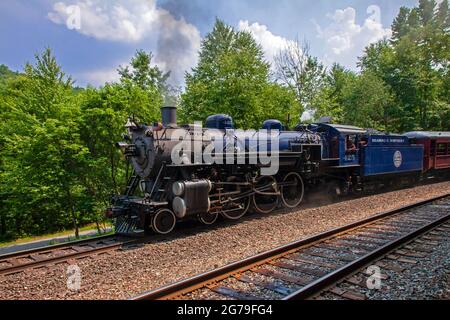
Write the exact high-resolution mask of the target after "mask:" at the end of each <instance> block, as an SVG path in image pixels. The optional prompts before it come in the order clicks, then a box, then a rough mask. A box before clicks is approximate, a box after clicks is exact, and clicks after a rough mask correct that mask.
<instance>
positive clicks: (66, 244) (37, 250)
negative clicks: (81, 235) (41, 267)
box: [0, 234, 117, 261]
mask: <svg viewBox="0 0 450 320" xmlns="http://www.w3.org/2000/svg"><path fill="white" fill-rule="evenodd" d="M114 237H117V235H116V234H107V235H103V236H99V237H93V238H87V239H82V240H75V241H68V242H61V243H58V244H53V245H50V246H44V247H38V248H33V249H27V250H21V251H14V252H11V253H5V254H2V255H0V261H1V260H6V259H11V258H15V257H18V256H26V255H30V254H34V253H40V252H46V251H52V250H54V249H59V248H64V247H71V246H76V245H81V244H85V243H90V242H93V241H99V240H107V239H109V238H114Z"/></svg>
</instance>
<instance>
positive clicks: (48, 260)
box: [0, 236, 138, 275]
mask: <svg viewBox="0 0 450 320" xmlns="http://www.w3.org/2000/svg"><path fill="white" fill-rule="evenodd" d="M115 237H117V236H115ZM104 238H114V236H111V237H104ZM117 238H118V237H117ZM98 240H99V239H96V241H97V242H98ZM96 241H94V240H92V239H91V241H74V242H71V244H70V245H67V244H66V245H64V246H63V245H56V246H52V247H51V249H48V248H46V250H30V251H33V253H34V254H47V253H52V252H54V251H57V250H58V249H65V248H67V249H72V250H74V251H75V252H72V253H68V254H62V255H58V256H53V257H45V258H42V257H38V256H34V257H33V253H30V251H26V252H25V254H23V252H22V254H20V255H19V254H18V253H17V254H16V253H14V254H11V255H9V258H6V259H2V260H1V262H3V263H9V264H11V265H10V266H7V267H4V268H1V269H0V275H8V274H13V273H18V272H22V271H24V270H27V269H31V268H39V267H43V266H48V265H54V264H58V263H62V262H68V261H70V260H76V259H79V258H83V257H88V256H92V255H94V254H101V253H104V252H108V251H112V250H115V249H118V248H120V247H122V246H125V245H128V244H132V243H137V242H138V240H136V239H132V240H126V241H118V242H117V243H112V244H105V245H102V246H99V247H91V248H87V249H82V250H79V251H77V250H76V249H75V248H74V247H76V246H79V245H80V244H89V243H91V242H92V243H95V242H96ZM20 258H23V259H31V260H32V261H29V262H25V263H15V261H14V260H13V259H20ZM9 260H12V262H11V261H9Z"/></svg>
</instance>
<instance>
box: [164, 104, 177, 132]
mask: <svg viewBox="0 0 450 320" xmlns="http://www.w3.org/2000/svg"><path fill="white" fill-rule="evenodd" d="M161 117H162V124H163V126H164V127H176V126H177V107H171V106H167V107H162V108H161Z"/></svg>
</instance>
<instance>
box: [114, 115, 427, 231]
mask: <svg viewBox="0 0 450 320" xmlns="http://www.w3.org/2000/svg"><path fill="white" fill-rule="evenodd" d="M126 128H127V130H128V134H127V135H124V139H125V142H121V143H118V147H120V148H121V149H122V151H123V153H124V155H125V156H126V158H127V159H128V161H130V163H131V164H132V166H133V169H134V174H133V175H132V176H131V177H130V180H129V182H128V186H127V189H126V192H125V193H124V194H123V195H118V196H115V197H114V198H113V206H112V207H111V208H110V209H108V212H107V213H108V216H110V217H112V218H114V219H115V221H116V232H117V233H122V234H143V233H144V232H156V233H158V234H167V233H170V232H171V231H172V230H173V229H174V227H175V225H176V223H177V221H180V220H186V219H192V218H195V219H198V220H199V221H200V222H201V223H203V224H206V225H211V224H213V223H215V221H216V220H217V219H218V217H219V216H222V217H224V218H226V219H231V220H238V219H240V218H241V217H242V216H244V215H245V214H246V213H247V212H248V211H249V210H252V211H256V212H258V213H262V214H267V213H270V212H272V211H273V210H275V209H276V208H277V207H279V206H284V207H287V208H295V207H297V206H298V205H299V204H300V203H301V202H302V200H303V197H304V194H305V190H306V189H307V188H312V187H314V186H326V192H329V193H331V194H335V195H340V194H348V193H351V192H352V193H360V192H363V191H366V190H370V189H374V188H380V187H382V186H385V185H388V184H392V183H399V182H403V183H413V182H414V181H416V180H418V179H419V178H420V176H421V173H422V170H423V157H424V154H423V153H424V151H423V146H422V145H415V144H412V143H411V142H410V140H409V139H408V137H406V136H402V135H386V134H381V133H377V132H369V131H367V130H363V129H360V128H357V127H352V126H343V125H334V124H331V123H327V122H322V123H317V124H311V125H299V126H297V127H296V128H295V130H293V131H287V130H285V128H284V126H283V125H282V124H281V122H280V121H278V120H267V121H265V122H264V124H263V126H262V129H263V130H260V131H242V130H236V129H235V128H234V124H233V119H232V118H231V117H230V116H228V115H213V116H210V117H208V119H206V122H205V127H202V126H201V125H198V124H197V125H191V126H187V125H186V126H179V125H178V124H177V120H176V108H174V107H165V108H162V123H157V124H154V125H152V126H148V125H144V124H139V123H138V122H137V121H136V120H133V119H129V121H128V123H127V125H126Z"/></svg>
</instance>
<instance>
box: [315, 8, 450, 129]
mask: <svg viewBox="0 0 450 320" xmlns="http://www.w3.org/2000/svg"><path fill="white" fill-rule="evenodd" d="M449 17H450V15H449V10H448V1H447V0H445V1H442V2H441V3H440V5H439V6H436V2H435V1H432V0H421V1H419V5H418V7H416V8H412V9H409V8H405V7H402V8H401V9H400V12H399V14H398V16H397V17H396V19H395V20H394V22H393V24H392V31H393V36H392V39H390V40H382V41H380V42H378V43H375V44H371V45H369V46H368V47H367V48H366V50H365V53H364V55H363V56H362V57H361V58H360V61H359V67H360V68H361V72H360V74H358V75H355V77H356V79H353V80H351V81H344V82H341V84H340V87H341V88H339V87H336V85H334V84H332V83H330V82H329V83H328V86H327V87H326V88H325V89H324V91H323V92H322V93H321V94H320V95H319V97H318V98H317V99H316V105H315V107H316V116H319V115H324V113H326V112H329V113H330V114H331V115H334V116H335V118H336V119H338V121H343V122H347V123H349V124H354V125H359V126H363V127H364V126H372V127H373V126H375V127H376V128H377V129H382V130H387V131H397V132H405V131H410V130H449V126H450V122H449V113H450V104H449V101H450V96H449V90H448V89H449V82H450V81H449V80H450V79H449V67H448V66H449V64H448V57H449V41H450V34H449ZM333 73H334V71H333V70H332V71H331V78H333ZM342 84H343V87H342ZM342 88H343V89H342Z"/></svg>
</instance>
